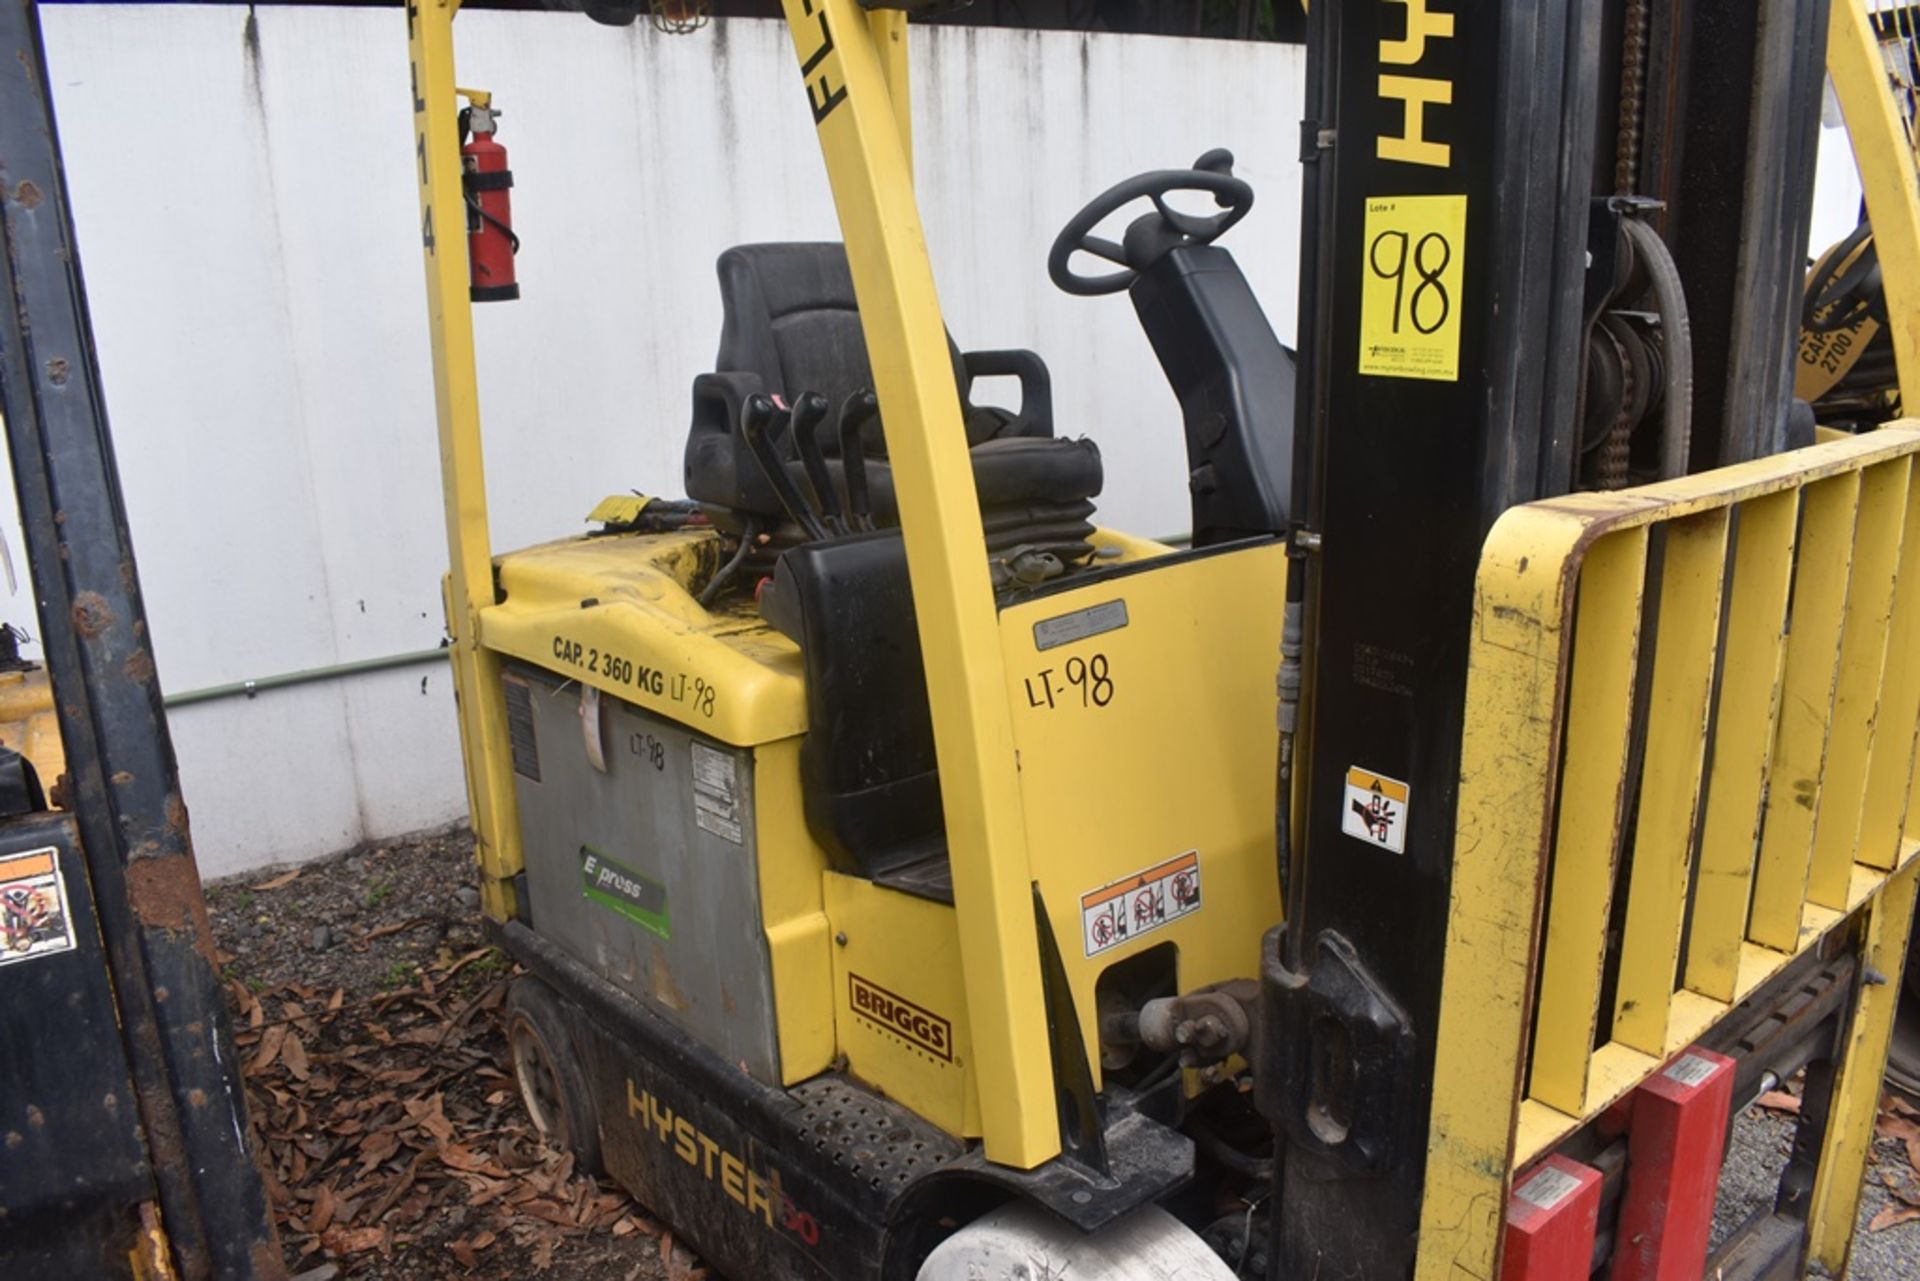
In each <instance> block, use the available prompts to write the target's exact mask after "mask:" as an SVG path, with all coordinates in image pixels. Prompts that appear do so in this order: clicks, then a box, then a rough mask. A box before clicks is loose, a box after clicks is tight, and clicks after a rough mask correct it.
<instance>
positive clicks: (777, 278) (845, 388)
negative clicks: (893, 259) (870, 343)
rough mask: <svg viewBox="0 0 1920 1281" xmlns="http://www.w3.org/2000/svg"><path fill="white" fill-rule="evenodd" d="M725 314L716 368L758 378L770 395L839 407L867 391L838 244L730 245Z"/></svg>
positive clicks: (868, 377)
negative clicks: (811, 398)
mask: <svg viewBox="0 0 1920 1281" xmlns="http://www.w3.org/2000/svg"><path fill="white" fill-rule="evenodd" d="M719 271H720V298H721V302H722V304H723V306H724V307H725V315H724V318H723V319H722V321H721V328H720V354H719V356H718V357H717V358H716V359H715V361H714V366H713V367H714V368H715V369H717V370H723V371H728V372H734V371H738V372H743V373H750V374H756V375H758V376H759V378H760V380H761V382H762V384H763V385H764V387H765V389H766V391H767V392H768V393H769V394H775V393H777V394H779V395H782V396H785V397H786V398H787V399H788V400H791V399H792V398H793V397H795V396H797V395H799V394H800V393H801V392H805V391H817V392H821V393H823V394H824V395H825V396H826V397H827V398H828V399H829V400H830V401H832V402H833V403H834V404H836V405H837V404H839V403H840V401H841V400H842V399H844V398H845V397H846V396H847V395H848V394H849V393H851V392H855V391H858V390H860V389H862V388H865V387H871V386H872V385H873V373H872V371H871V369H870V368H869V366H868V364H867V345H866V339H865V338H864V337H863V336H862V334H861V331H860V309H859V306H858V304H857V303H856V302H855V301H854V296H853V274H852V273H851V272H850V271H849V270H848V269H847V251H846V249H845V248H844V247H842V246H841V245H838V244H831V243H828V244H768V245H736V246H734V247H733V248H732V249H729V250H727V251H726V252H725V253H723V254H721V255H720V263H719Z"/></svg>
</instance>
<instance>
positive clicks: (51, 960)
mask: <svg viewBox="0 0 1920 1281" xmlns="http://www.w3.org/2000/svg"><path fill="white" fill-rule="evenodd" d="M0 51H4V53H5V56H4V57H3V58H0V232H3V235H0V241H3V247H4V252H0V271H4V273H5V278H6V284H7V287H8V289H7V295H6V298H7V302H8V305H7V306H6V307H5V309H4V314H0V412H4V414H5V420H6V437H7V447H8V451H9V456H10V459H11V462H12V467H13V476H14V485H15V490H16V493H17V495H18V499H19V505H20V516H21V523H22V525H23V527H24V529H25V536H26V551H27V561H28V564H29V566H30V569H31V578H32V583H33V586H34V589H35V591H36V593H37V602H36V603H37V606H38V612H39V630H40V638H41V643H42V645H43V647H44V650H45V661H46V664H47V667H48V670H49V674H50V676H51V678H52V682H53V689H54V696H55V705H56V709H57V715H58V723H59V728H60V735H61V738H62V740H63V742H64V746H65V751H66V760H67V769H66V774H65V775H64V777H63V778H62V779H61V780H59V783H58V785H57V786H56V785H54V780H46V782H47V783H48V784H49V787H50V789H51V790H52V791H53V793H54V798H55V801H56V804H57V806H58V807H57V808H54V809H48V808H46V805H45V803H44V801H42V800H41V799H40V797H39V789H38V788H37V787H35V786H25V787H19V788H12V789H5V788H0V799H5V798H12V800H13V803H12V804H11V805H9V806H8V807H7V809H8V812H6V813H4V814H0V861H5V860H6V856H8V855H18V856H21V857H20V859H19V860H15V861H14V863H13V866H15V867H16V868H24V869H26V870H27V871H29V872H31V873H32V877H31V879H30V880H26V881H20V882H17V884H18V885H20V886H21V890H20V893H21V902H22V904H25V905H28V906H27V908H25V909H23V914H22V917H21V919H20V921H19V922H16V924H18V925H19V927H20V928H19V931H18V932H17V933H15V932H10V933H9V937H8V947H7V950H6V951H5V953H4V954H0V1131H3V1132H4V1143H5V1150H4V1154H3V1155H0V1275H4V1276H8V1277H47V1278H61V1277H87V1278H95V1277H113V1276H120V1275H125V1274H127V1273H128V1272H129V1271H131V1270H133V1267H134V1264H133V1256H134V1253H135V1252H136V1250H139V1249H144V1250H146V1251H147V1252H148V1257H149V1258H150V1259H151V1258H152V1256H153V1254H155V1253H158V1252H160V1251H166V1252H167V1253H168V1254H169V1255H170V1258H168V1260H167V1263H168V1264H169V1266H170V1267H171V1269H172V1270H173V1271H174V1272H175V1274H177V1275H178V1276H179V1277H181V1278H208V1277H217V1278H230V1277H231V1278H239V1277H269V1278H271V1277H284V1275H285V1272H284V1268H283V1266H282V1263H281V1260H280V1251H279V1247H278V1244H277V1242H276V1240H275V1237H274V1233H273V1228H272V1223H271V1219H270V1215H269V1207H268V1203H267V1197H266V1192H265V1188H264V1185H263V1183H262V1180H261V1177H260V1172H259V1170H258V1168H257V1167H256V1164H255V1159H254V1152H253V1148H252V1140H251V1138H250V1136H249V1134H248V1127H247V1114H246V1104H245V1095H244V1092H243V1090H242V1086H241V1074H240V1062H239V1058H238V1056H237V1055H236V1053H235V1051H234V1044H233V1037H232V1033H231V1029H230V1027H229V1023H228V1016H227V1011H226V1008H225V1005H224V1003H223V998H222V994H221V991H220V983H219V979H218V976H217V973H216V967H215V964H214V959H213V955H214V954H213V943H212V934H211V931H210V928H209V925H208V921H207V914H206V905H205V902H204V900H203V899H202V897H201V893H200V882H199V877H198V874H197V871H196V868H195V865H194V859H193V851H192V847H191V844H190V841H189V837H188V831H187V813H186V807H185V805H184V803H183V802H182V800H181V795H180V786H179V778H178V773H177V770H176V768H175V763H174V755H173V745H172V741H171V739H170V738H169V736H168V733H167V722H166V717H165V714H164V712H163V711H162V707H161V697H160V688H159V685H158V683H157V681H156V678H155V675H154V663H153V657H152V648H151V645H152V642H151V639H150V637H149V636H148V634H147V624H146V614H145V610H144V607H143V605H142V601H141V594H140V583H139V577H138V574H137V573H136V570H135V566H134V556H133V544H132V540H131V538H130V536H129V534H128V529H127V515H126V509H125V505H124V503H123V501H122V498H121V492H120V484H119V478H118V476H117V474H116V470H115V464H114V455H113V445H112V441H111V439H110V438H109V436H108V432H107V421H106V414H105V409H104V405H103V401H102V396H101V389H100V374H99V366H98V362H97V360H96V358H95V352H94V345H93V335H92V329H91V325H90V322H89V319H88V315H87V307H86V295H85V290H84V288H83V285H82V282H81V275H80V262H79V256H78V253H77V249H76V243H75V238H74V230H73V219H72V214H71V210H70V209H69V207H68V204H67V192H66V186H65V182H64V178H63V174H62V170H61V162H60V148H59V139H58V135H57V132H56V129H55V125H54V117H53V105H52V99H51V94H50V90H49V86H48V82H47V77H46V59H45V52H44V47H43V45H42V42H41V36H40V29H39V21H38V17H37V14H36V12H35V8H34V5H33V4H32V3H31V2H30V0H5V2H4V4H0ZM7 756H8V757H10V758H11V759H6V760H0V774H6V773H12V774H15V775H20V776H25V777H26V778H28V779H30V778H31V766H30V765H28V764H26V763H25V762H24V761H22V760H21V759H19V758H17V757H12V754H11V753H8V754H7ZM143 1243H144V1245H143Z"/></svg>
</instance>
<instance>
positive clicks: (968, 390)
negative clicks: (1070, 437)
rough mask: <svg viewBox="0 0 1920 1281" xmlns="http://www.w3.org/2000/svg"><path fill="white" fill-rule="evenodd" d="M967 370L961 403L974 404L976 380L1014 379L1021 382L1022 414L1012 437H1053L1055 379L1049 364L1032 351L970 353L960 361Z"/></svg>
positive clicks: (1014, 427)
mask: <svg viewBox="0 0 1920 1281" xmlns="http://www.w3.org/2000/svg"><path fill="white" fill-rule="evenodd" d="M960 360H961V363H962V365H964V366H965V368H966V373H967V377H966V384H967V385H966V386H964V387H962V388H961V389H960V390H961V399H962V400H964V401H967V402H968V403H971V401H972V391H973V380H974V379H976V378H999V377H1013V378H1018V379H1019V380H1020V413H1019V416H1018V417H1016V418H1015V419H1014V426H1013V429H1012V430H1010V431H1009V433H1008V434H1010V435H1019V436H1051V435H1053V378H1052V376H1051V375H1049V374H1048V373H1047V365H1046V362H1045V361H1043V360H1041V359H1040V357H1039V356H1038V355H1037V354H1035V353H1034V352H1031V351H1026V350H1022V349H1020V348H1009V349H1008V350H1005V351H969V352H966V353H965V354H963V355H962V356H961V357H960Z"/></svg>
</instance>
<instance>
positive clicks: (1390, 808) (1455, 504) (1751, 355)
mask: <svg viewBox="0 0 1920 1281" xmlns="http://www.w3.org/2000/svg"><path fill="white" fill-rule="evenodd" d="M1825 23H1826V2H1825V0H1782V2H1781V3H1777V4H1771V3H1763V4H1759V5H1754V4H1751V3H1739V4H1734V3H1729V2H1725V0H1496V2H1491V3H1474V4H1467V3H1461V2H1460V0H1325V2H1324V3H1322V2H1316V3H1315V4H1313V5H1312V6H1311V11H1310V21H1309V42H1308V84H1307V104H1308V106H1307V115H1308V119H1307V120H1306V121H1305V122H1304V125H1303V128H1302V134H1301V137H1302V144H1301V154H1302V159H1303V162H1304V165H1305V179H1304V183H1303V190H1304V202H1305V209H1304V213H1303V217H1302V226H1303V228H1304V229H1305V239H1304V241H1303V246H1302V254H1303V257H1302V267H1303V270H1302V288H1301V313H1300V326H1299V330H1300V335H1301V345H1300V361H1301V370H1302V374H1301V378H1300V382H1299V397H1300V400H1299V411H1298V415H1297V421H1298V422H1299V423H1300V424H1301V425H1302V427H1303V430H1301V431H1300V432H1299V436H1298V441H1299V445H1298V448H1299V451H1300V452H1299V456H1298V458H1297V459H1296V464H1295V471H1294V474H1295V478H1296V485H1297V487H1298V488H1297V492H1296V499H1295V504H1294V510H1295V512H1296V513H1302V514H1303V515H1302V516H1301V517H1300V518H1299V519H1300V527H1299V528H1298V529H1297V530H1296V531H1295V535H1294V537H1295V543H1296V555H1297V556H1299V557H1300V558H1301V561H1302V563H1304V565H1305V566H1306V567H1307V569H1308V574H1307V577H1306V578H1305V579H1304V581H1305V582H1306V583H1307V584H1308V611H1307V618H1308V622H1307V627H1308V637H1309V643H1308V653H1310V654H1312V655H1313V656H1314V657H1313V663H1312V666H1311V669H1310V671H1309V674H1308V690H1309V699H1308V702H1307V707H1308V710H1309V724H1308V725H1307V727H1306V729H1305V731H1304V737H1305V740H1306V741H1305V742H1304V743H1303V744H1302V747H1301V750H1299V751H1298V752H1297V753H1296V755H1297V758H1298V759H1299V760H1301V761H1302V762H1305V763H1310V768H1311V777H1310V778H1309V779H1307V780H1305V782H1304V788H1303V790H1302V791H1298V792H1295V793H1294V795H1296V796H1302V797H1303V798H1304V805H1305V812H1304V814H1301V815H1297V816H1293V819H1292V822H1291V824H1290V826H1291V828H1292V830H1293V832H1294V833H1296V834H1298V835H1297V837H1296V839H1295V840H1294V841H1293V849H1292V853H1291V857H1290V858H1289V860H1288V862H1287V867H1286V869H1285V870H1284V872H1283V876H1284V878H1285V882H1286V889H1287V916H1288V920H1287V925H1286V927H1285V929H1284V930H1283V931H1276V933H1275V935H1274V936H1271V940H1270V943H1269V947H1268V955H1267V957H1266V959H1265V962H1264V965H1263V1000H1264V1001H1265V1003H1266V1008H1265V1011H1264V1016H1263V1019H1264V1030H1263V1034H1262V1043H1261V1048H1260V1051H1259V1059H1260V1061H1259V1062H1258V1064H1257V1065H1256V1077H1257V1079H1258V1081H1259V1099H1260V1104H1261V1108H1262V1110H1263V1112H1265V1113H1266V1114H1267V1116H1268V1117H1269V1118H1270V1119H1271V1120H1272V1121H1273V1123H1274V1125H1275V1130H1276V1150H1277V1151H1278V1152H1280V1153H1281V1159H1280V1160H1278V1161H1276V1173H1275V1182H1276V1186H1275V1189H1274V1195H1273V1197H1272V1205H1273V1206H1274V1236H1275V1242H1274V1245H1275V1248H1274V1250H1273V1252H1272V1254H1271V1259H1272V1265H1271V1266H1272V1273H1271V1275H1272V1276H1273V1277H1275V1278H1301V1277H1320V1278H1327V1279H1333V1278H1339V1279H1341V1281H1360V1279H1365V1281H1386V1279H1388V1278H1401V1277H1405V1276H1408V1275H1410V1273H1411V1270H1412V1266H1413V1258H1414V1250H1415V1245H1416V1234H1417V1230H1418V1227H1419V1222H1420V1199H1421V1190H1422V1180H1423V1176H1424V1171H1425V1163H1426V1156H1427V1119H1428V1113H1429V1108H1430V1103H1431V1096H1432V1082H1433V1056H1434V1036H1435V1029H1436V1026H1437V1022H1438V1016H1439V1007H1440V998H1441V970H1440V958H1441V957H1442V955H1443V954H1444V952H1445V944H1446V925H1447V919H1448V907H1449V897H1448V896H1449V885H1450V880H1451V874H1452V864H1453V856H1454V850H1453V837H1454V818H1455V808H1456V800H1457V795H1458V788H1459V769H1460V746H1461V730H1462V725H1463V719H1464V713H1465V698H1466V673H1467V654H1468V648H1469V640H1470V637H1469V623H1470V619H1471V611H1472V603H1473V584H1474V576H1475V573H1476V570H1477V567H1478V564H1479V555H1480V548H1481V544H1482V541H1483V539H1484V537H1485V535H1486V533H1487V531H1488V529H1489V528H1490V527H1491V525H1492V523H1493V521H1494V520H1495V519H1496V518H1497V517H1498V516H1499V515H1500V513H1501V512H1503V511H1504V510H1506V509H1507V508H1508V507H1510V506H1513V505H1514V504H1517V503H1524V502H1529V501H1533V500H1536V499H1541V498H1549V497H1553V496H1555V495H1558V494H1562V493H1566V492H1568V491H1569V490H1571V489H1574V488H1576V487H1582V485H1583V480H1582V476H1583V467H1589V468H1590V467H1591V466H1592V462H1591V456H1592V454H1593V452H1594V451H1593V449H1592V448H1591V444H1590V442H1589V441H1587V440H1584V439H1583V435H1582V423H1583V408H1585V406H1583V396H1584V395H1585V394H1586V388H1585V386H1584V378H1585V373H1586V370H1587V369H1588V361H1589V352H1590V350H1591V344H1592V343H1593V341H1594V334H1595V322H1596V318H1597V316H1598V314H1599V311H1600V308H1601V304H1602V303H1603V302H1604V301H1605V300H1606V298H1607V297H1608V296H1609V294H1610V293H1611V292H1614V291H1616V290H1618V289H1619V288H1620V287H1621V282H1619V281H1615V280H1614V279H1613V270H1612V269H1613V265H1614V263H1615V262H1616V260H1619V261H1625V260H1626V258H1625V253H1626V251H1625V250H1624V249H1623V245H1624V244H1625V241H1626V239H1627V236H1626V229H1625V228H1624V224H1625V222H1626V221H1627V220H1629V219H1634V218H1640V219H1649V220H1651V222H1652V225H1653V226H1654V228H1655V229H1656V230H1662V231H1664V232H1665V234H1666V238H1667V240H1668V243H1669V244H1670V245H1674V242H1675V240H1676V238H1677V240H1678V245H1675V247H1676V248H1678V247H1679V246H1692V245H1695V244H1700V245H1710V246H1711V248H1712V252H1711V253H1707V252H1705V251H1704V250H1703V251H1702V252H1701V253H1699V254H1698V255H1696V256H1695V258H1694V259H1692V260H1691V261H1689V260H1688V259H1687V258H1686V257H1682V258H1681V259H1680V273H1681V276H1682V278H1683V280H1684V281H1685V283H1686V287H1687V291H1688V292H1687V298H1688V301H1689V303H1690V304H1691V306H1692V324H1693V328H1694V329H1695V330H1696V331H1701V330H1704V331H1706V333H1707V334H1708V335H1709V338H1708V341H1706V342H1705V343H1703V344H1701V345H1700V346H1699V347H1697V348H1696V352H1695V359H1694V368H1693V371H1692V372H1693V384H1694V388H1695V391H1694V400H1695V402H1696V403H1701V402H1705V412H1701V413H1698V414H1696V415H1695V416H1694V425H1693V434H1692V439H1691V447H1692V460H1693V461H1692V469H1696V470H1697V469H1699V468H1702V467H1711V466H1715V465H1718V464H1720V463H1723V462H1732V461H1738V460H1740V459H1743V458H1749V457H1753V456H1756V455H1758V454H1763V453H1770V452H1774V451H1776V450H1778V449H1779V448H1780V447H1781V445H1782V443H1783V441H1784V436H1785V433H1784V427H1783V424H1784V422H1785V419H1786V414H1787V408H1788V405H1789V403H1790V398H1789V394H1788V392H1787V384H1786V383H1785V382H1784V379H1785V378H1789V377H1791V373H1790V370H1791V363H1790V361H1789V359H1788V352H1789V343H1790V342H1791V339H1792V335H1793V328H1792V324H1793V322H1792V307H1791V306H1790V303H1789V299H1788V297H1787V294H1788V292H1789V291H1790V290H1791V289H1792V286H1793V282H1794V280H1795V279H1797V274H1796V271H1795V268H1796V263H1795V260H1794V255H1796V254H1799V253H1801V252H1803V250H1804V245H1805V237H1806V227H1807V222H1808V218H1809V213H1808V209H1807V205H1806V201H1805V197H1804V196H1803V195H1802V194H1800V193H1803V192H1805V191H1806V190H1807V189H1809V188H1810V181H1809V179H1810V175H1811V164H1812V155H1813V147H1814V145H1815V134H1814V132H1813V130H1812V128H1811V127H1801V126H1800V125H1799V124H1795V125H1794V126H1793V127H1787V126H1786V124H1785V122H1786V121H1788V120H1792V121H1796V122H1798V121H1804V120H1807V119H1811V118H1815V117H1817V115H1818V108H1817V102H1816V101H1815V99H1814V98H1813V97H1811V96H1809V95H1813V94H1817V93H1818V86H1819V83H1820V80H1819V77H1820V72H1821V68H1822V66H1823V59H1824V54H1825V42H1824V31H1825ZM1623 32H1626V33H1629V34H1630V38H1628V39H1623V34H1622V33H1623ZM1636 42H1637V43H1636ZM1623 45H1626V46H1628V47H1627V48H1625V49H1623V47H1622V46H1623ZM1716 50H1718V51H1719V53H1718V54H1716ZM1716 57H1718V58H1719V59H1720V61H1718V62H1716V61H1715V59H1716ZM1708 68H1711V75H1709V74H1708V72H1707V69H1708ZM1635 77H1638V78H1637V79H1636V78H1635ZM1690 83H1694V87H1695V92H1692V93H1689V92H1687V91H1688V88H1689V85H1690ZM1622 103H1627V104H1629V105H1628V107H1627V108H1626V110H1625V111H1624V112H1623V109H1622ZM1792 113H1799V114H1792ZM1623 131H1631V135H1632V136H1631V137H1630V138H1629V140H1628V146H1627V147H1626V148H1624V149H1623V148H1621V147H1620V146H1619V145H1618V143H1619V139H1620V135H1621V134H1622V132H1623ZM1728 139H1731V140H1732V143H1731V145H1729V143H1728V141H1727V140H1728ZM1621 171H1624V172H1621ZM1648 175H1651V176H1650V177H1649V176H1648ZM1617 179H1618V181H1616V180H1617ZM1783 189H1784V190H1787V191H1790V192H1792V193H1794V194H1793V195H1791V196H1784V197H1783V196H1781V195H1779V194H1777V193H1780V192H1781V191H1782V190H1783ZM1763 197H1765V198H1764V199H1763ZM1635 234H1638V233H1635ZM1590 265H1591V266H1590ZM1624 270H1625V269H1624V268H1623V269H1622V271H1623V273H1624ZM1596 283H1597V284H1598V285H1599V286H1600V287H1599V288H1595V284H1596ZM1760 371H1766V373H1767V374H1768V375H1769V376H1767V377H1761V376H1759V374H1760ZM1588 412H1589V413H1591V410H1590V409H1589V410H1588ZM1607 412H1608V413H1609V414H1611V413H1612V412H1613V410H1612V409H1611V408H1609V410H1608V411H1607ZM1619 412H1620V413H1621V414H1622V415H1625V414H1626V413H1627V411H1626V409H1625V408H1624V407H1623V408H1621V409H1620V411H1619ZM1635 445H1636V449H1639V448H1641V447H1642V446H1643V445H1644V441H1643V440H1641V439H1640V438H1639V437H1636V439H1635ZM1641 461H1642V458H1641V455H1640V454H1636V455H1635V456H1634V463H1635V465H1636V467H1638V466H1639V464H1640V462H1641ZM1626 467H1627V460H1626V458H1625V456H1624V445H1623V446H1622V458H1621V460H1620V468H1619V476H1618V477H1617V478H1616V479H1617V481H1618V483H1620V484H1624V483H1626V481H1625V475H1626ZM1285 808H1286V807H1285V804H1284V797H1283V806H1282V810H1283V814H1282V819H1281V823H1282V826H1283V829H1284V828H1285V827H1287V826H1289V819H1288V816H1287V815H1286V814H1285V812H1284V811H1285ZM1284 844H1285V842H1284V841H1283V847H1284ZM1356 1225H1365V1227H1364V1228H1359V1227H1357V1226H1356Z"/></svg>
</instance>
